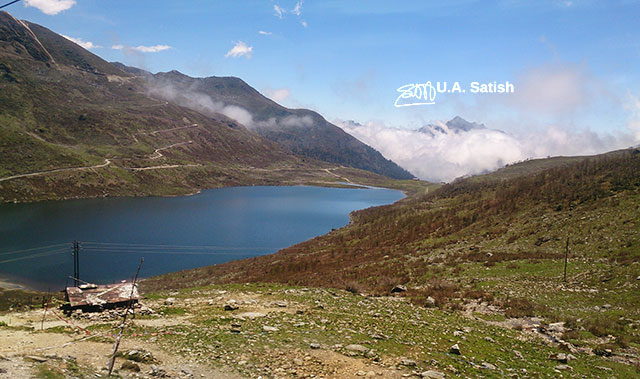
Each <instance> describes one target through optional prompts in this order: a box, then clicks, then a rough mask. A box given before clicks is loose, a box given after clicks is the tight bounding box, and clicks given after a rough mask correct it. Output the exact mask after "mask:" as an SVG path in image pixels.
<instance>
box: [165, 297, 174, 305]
mask: <svg viewBox="0 0 640 379" xmlns="http://www.w3.org/2000/svg"><path fill="white" fill-rule="evenodd" d="M175 302H176V298H175V297H168V298H166V299H164V305H173V303H175Z"/></svg>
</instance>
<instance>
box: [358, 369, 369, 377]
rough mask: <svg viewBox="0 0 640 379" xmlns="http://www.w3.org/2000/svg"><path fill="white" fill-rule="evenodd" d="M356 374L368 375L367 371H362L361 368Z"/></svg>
mask: <svg viewBox="0 0 640 379" xmlns="http://www.w3.org/2000/svg"><path fill="white" fill-rule="evenodd" d="M356 375H357V376H365V375H367V373H366V372H364V371H362V370H359V371H358V372H356Z"/></svg>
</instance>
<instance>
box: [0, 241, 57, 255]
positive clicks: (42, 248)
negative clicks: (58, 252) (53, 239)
mask: <svg viewBox="0 0 640 379" xmlns="http://www.w3.org/2000/svg"><path fill="white" fill-rule="evenodd" d="M66 245H69V244H68V243H59V244H56V245H48V246H40V247H32V248H30V249H23V250H13V251H5V252H2V253H0V256H2V255H11V254H17V253H25V252H27V251H33V250H44V249H50V248H52V247H58V246H66Z"/></svg>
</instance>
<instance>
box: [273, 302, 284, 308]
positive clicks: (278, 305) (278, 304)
mask: <svg viewBox="0 0 640 379" xmlns="http://www.w3.org/2000/svg"><path fill="white" fill-rule="evenodd" d="M273 304H274V305H275V306H277V307H280V308H286V307H287V302H286V301H276V302H274V303H273Z"/></svg>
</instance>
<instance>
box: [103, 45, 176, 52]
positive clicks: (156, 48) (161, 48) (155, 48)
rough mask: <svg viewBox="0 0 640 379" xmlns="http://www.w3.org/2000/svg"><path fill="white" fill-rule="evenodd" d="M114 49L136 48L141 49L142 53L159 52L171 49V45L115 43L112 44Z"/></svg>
mask: <svg viewBox="0 0 640 379" xmlns="http://www.w3.org/2000/svg"><path fill="white" fill-rule="evenodd" d="M111 48H112V49H113V50H134V51H139V52H141V53H157V52H160V51H164V50H169V49H171V46H169V45H155V46H135V47H133V46H124V45H113V46H111Z"/></svg>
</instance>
